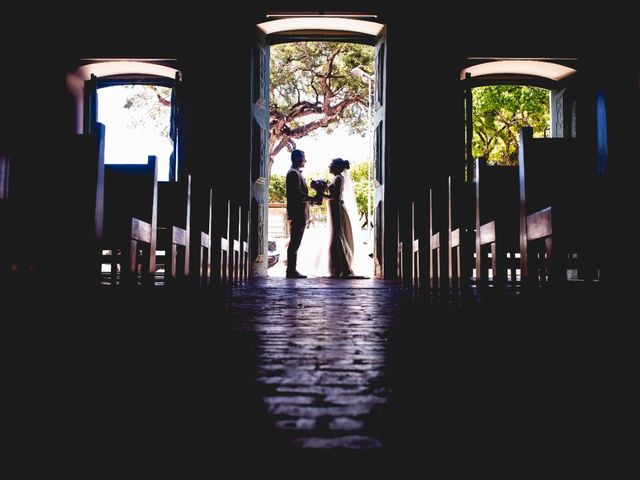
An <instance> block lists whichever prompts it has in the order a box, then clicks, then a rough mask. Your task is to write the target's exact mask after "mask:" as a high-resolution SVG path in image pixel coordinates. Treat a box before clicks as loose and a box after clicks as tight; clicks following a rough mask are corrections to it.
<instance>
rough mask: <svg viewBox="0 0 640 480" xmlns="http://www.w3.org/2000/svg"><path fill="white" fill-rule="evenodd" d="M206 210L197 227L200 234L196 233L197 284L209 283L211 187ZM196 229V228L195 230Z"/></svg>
mask: <svg viewBox="0 0 640 480" xmlns="http://www.w3.org/2000/svg"><path fill="white" fill-rule="evenodd" d="M208 206H209V207H208V209H207V210H206V222H205V223H204V224H202V225H200V226H199V227H198V226H196V228H199V230H200V235H198V240H199V242H198V251H199V258H198V268H197V271H198V285H200V286H203V287H205V286H209V285H211V253H212V251H211V239H212V226H213V189H212V188H210V189H209V203H208ZM196 231H197V230H196Z"/></svg>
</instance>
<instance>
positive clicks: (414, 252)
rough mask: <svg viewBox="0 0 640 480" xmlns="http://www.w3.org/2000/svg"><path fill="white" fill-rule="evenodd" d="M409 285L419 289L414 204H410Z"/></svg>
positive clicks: (418, 243)
mask: <svg viewBox="0 0 640 480" xmlns="http://www.w3.org/2000/svg"><path fill="white" fill-rule="evenodd" d="M411 283H412V285H413V286H414V287H416V288H419V287H420V286H421V282H420V239H419V238H418V237H417V232H416V202H415V201H412V202H411Z"/></svg>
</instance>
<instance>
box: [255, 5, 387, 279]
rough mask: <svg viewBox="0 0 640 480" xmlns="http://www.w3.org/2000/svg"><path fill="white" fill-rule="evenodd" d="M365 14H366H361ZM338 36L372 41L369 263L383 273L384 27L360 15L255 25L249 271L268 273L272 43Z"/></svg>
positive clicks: (298, 17)
mask: <svg viewBox="0 0 640 480" xmlns="http://www.w3.org/2000/svg"><path fill="white" fill-rule="evenodd" d="M363 17H369V16H363ZM309 40H315V41H322V40H331V41H341V42H353V43H367V44H370V45H373V46H375V68H376V72H375V92H376V95H375V109H374V110H375V112H376V115H375V118H373V119H372V132H373V138H372V144H373V155H372V157H373V158H372V160H373V177H374V200H373V208H372V210H373V218H374V239H375V241H374V265H375V276H376V277H379V278H380V277H382V276H384V241H383V237H384V218H385V216H384V213H383V212H384V205H385V196H384V186H385V183H386V181H387V176H388V173H387V172H388V164H387V162H386V161H385V160H386V158H385V157H386V155H385V148H386V141H385V137H386V132H385V122H384V119H385V107H386V102H385V97H386V82H385V71H386V68H385V64H386V29H385V26H384V25H383V24H381V23H377V22H373V21H370V20H362V19H360V18H344V17H340V16H339V15H337V16H310V15H296V16H290V17H288V18H278V19H276V20H269V21H266V22H264V23H260V24H258V25H257V26H256V45H255V47H254V49H253V52H252V64H251V65H252V82H251V113H252V115H251V117H252V118H251V178H250V181H251V228H250V237H249V238H250V242H249V244H250V257H251V259H252V262H251V275H252V276H256V277H263V276H267V268H268V258H267V251H268V247H267V242H268V236H267V232H268V195H269V170H268V168H269V148H268V146H269V50H270V46H271V45H274V44H276V43H285V42H292V41H309Z"/></svg>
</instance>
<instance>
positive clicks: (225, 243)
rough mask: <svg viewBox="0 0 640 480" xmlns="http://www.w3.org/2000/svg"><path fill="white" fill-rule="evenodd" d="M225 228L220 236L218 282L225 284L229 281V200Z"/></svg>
mask: <svg viewBox="0 0 640 480" xmlns="http://www.w3.org/2000/svg"><path fill="white" fill-rule="evenodd" d="M226 216H227V229H226V232H225V233H226V234H225V236H224V237H222V236H221V237H220V283H221V284H223V285H225V284H227V283H229V282H230V281H231V278H232V274H231V265H232V262H231V250H230V248H229V247H230V244H231V241H232V240H231V200H227V214H226Z"/></svg>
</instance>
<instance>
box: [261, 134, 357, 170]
mask: <svg viewBox="0 0 640 480" xmlns="http://www.w3.org/2000/svg"><path fill="white" fill-rule="evenodd" d="M296 147H297V148H298V149H300V150H304V152H305V156H306V158H307V163H306V165H305V167H304V172H305V173H306V175H305V176H306V177H308V178H309V174H311V173H321V174H326V175H325V176H326V177H329V163H330V162H331V160H332V159H334V158H337V157H340V158H343V159H345V160H349V162H351V163H353V164H355V163H360V162H365V161H366V160H367V157H368V156H369V140H368V138H367V137H366V136H364V137H361V136H359V135H349V134H348V133H347V131H346V129H340V128H338V129H336V130H335V131H334V132H333V133H332V134H331V135H327V134H326V133H324V131H320V132H319V133H318V135H317V137H316V138H311V137H309V136H307V137H304V138H301V139H299V140H296ZM289 168H291V153H289V152H288V151H287V150H286V149H284V150H282V151H281V152H280V153H279V154H278V155H276V157H275V159H274V162H273V167H272V169H271V172H272V173H277V174H280V175H286V173H287V171H288V170H289Z"/></svg>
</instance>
